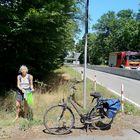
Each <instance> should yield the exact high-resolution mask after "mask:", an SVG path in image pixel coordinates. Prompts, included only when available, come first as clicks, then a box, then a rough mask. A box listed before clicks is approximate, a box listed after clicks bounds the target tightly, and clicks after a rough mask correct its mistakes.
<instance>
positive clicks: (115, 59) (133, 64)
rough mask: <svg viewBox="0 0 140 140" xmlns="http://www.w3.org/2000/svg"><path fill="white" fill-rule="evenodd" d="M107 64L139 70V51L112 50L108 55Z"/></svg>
mask: <svg viewBox="0 0 140 140" xmlns="http://www.w3.org/2000/svg"><path fill="white" fill-rule="evenodd" d="M109 66H110V67H119V68H126V69H137V70H140V53H139V52H130V51H127V52H125V51H124V52H112V53H110V55H109Z"/></svg>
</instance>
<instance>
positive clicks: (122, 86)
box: [121, 84, 124, 113]
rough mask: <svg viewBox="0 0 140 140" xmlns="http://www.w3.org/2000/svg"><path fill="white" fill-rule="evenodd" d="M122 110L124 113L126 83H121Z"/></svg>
mask: <svg viewBox="0 0 140 140" xmlns="http://www.w3.org/2000/svg"><path fill="white" fill-rule="evenodd" d="M121 111H122V112H123V113H124V85H123V84H122V85H121Z"/></svg>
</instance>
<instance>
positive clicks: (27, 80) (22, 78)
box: [15, 65, 34, 120]
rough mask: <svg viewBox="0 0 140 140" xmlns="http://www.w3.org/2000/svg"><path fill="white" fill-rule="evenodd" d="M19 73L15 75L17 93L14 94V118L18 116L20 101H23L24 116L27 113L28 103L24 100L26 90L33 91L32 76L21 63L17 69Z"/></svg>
mask: <svg viewBox="0 0 140 140" xmlns="http://www.w3.org/2000/svg"><path fill="white" fill-rule="evenodd" d="M19 72H20V73H21V74H20V75H18V76H17V87H18V91H17V95H16V119H15V120H17V119H18V118H19V112H20V107H21V102H22V101H24V113H25V118H26V117H27V114H28V104H27V100H26V92H27V91H34V88H33V76H32V75H30V74H28V68H27V67H26V66H25V65H22V66H21V67H20V69H19Z"/></svg>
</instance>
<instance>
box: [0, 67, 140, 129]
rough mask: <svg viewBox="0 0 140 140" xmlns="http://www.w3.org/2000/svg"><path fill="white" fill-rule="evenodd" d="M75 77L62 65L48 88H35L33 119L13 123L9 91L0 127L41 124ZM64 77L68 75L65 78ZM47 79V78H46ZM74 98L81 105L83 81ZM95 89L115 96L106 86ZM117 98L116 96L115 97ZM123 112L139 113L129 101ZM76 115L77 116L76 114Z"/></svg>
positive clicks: (12, 99)
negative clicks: (46, 113)
mask: <svg viewBox="0 0 140 140" xmlns="http://www.w3.org/2000/svg"><path fill="white" fill-rule="evenodd" d="M75 75H76V78H77V79H78V80H81V76H80V74H79V73H78V72H76V71H75V70H73V69H72V68H70V67H67V66H63V67H62V68H60V69H58V70H56V71H54V74H53V75H52V76H51V78H50V82H49V84H50V85H49V86H48V87H50V88H49V89H47V91H46V92H45V93H44V92H43V93H42V92H41V90H40V88H38V89H36V92H35V93H34V105H33V114H34V119H33V120H31V121H28V120H26V119H23V118H20V119H19V120H18V122H15V123H13V122H12V121H13V120H14V117H15V91H10V92H9V94H8V95H9V96H7V97H6V99H5V100H4V102H3V106H2V107H1V108H0V127H9V126H14V125H15V126H18V127H19V128H20V130H26V129H28V128H30V127H32V126H34V125H42V123H43V121H42V120H43V115H44V112H45V110H46V109H47V108H48V107H49V106H52V105H56V104H58V103H59V102H60V101H61V100H62V98H64V99H65V100H66V99H67V97H68V95H69V94H70V91H69V88H68V79H69V78H71V79H73V78H75ZM66 77H69V78H68V79H66ZM48 80H49V79H48ZM94 84H95V83H94V82H93V81H91V80H89V79H88V80H87V103H88V104H87V108H89V107H90V106H91V105H90V103H91V99H92V98H91V97H90V95H89V94H90V92H92V91H93V90H94ZM76 87H77V91H76V100H77V102H78V103H79V104H81V105H83V82H80V83H78V84H77V85H76ZM97 91H98V92H100V93H102V95H103V97H105V98H116V97H117V96H116V95H114V94H113V93H112V92H110V91H108V90H107V89H106V88H104V87H102V86H101V85H98V84H97ZM117 98H118V97H117ZM125 113H126V114H132V115H140V110H139V109H137V108H136V107H135V106H133V105H132V104H130V103H127V102H126V103H125ZM76 117H78V116H77V115H76Z"/></svg>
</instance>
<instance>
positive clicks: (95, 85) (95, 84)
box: [94, 75, 97, 91]
mask: <svg viewBox="0 0 140 140" xmlns="http://www.w3.org/2000/svg"><path fill="white" fill-rule="evenodd" d="M94 78H95V83H94V91H96V87H97V82H96V75H95V76H94Z"/></svg>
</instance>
